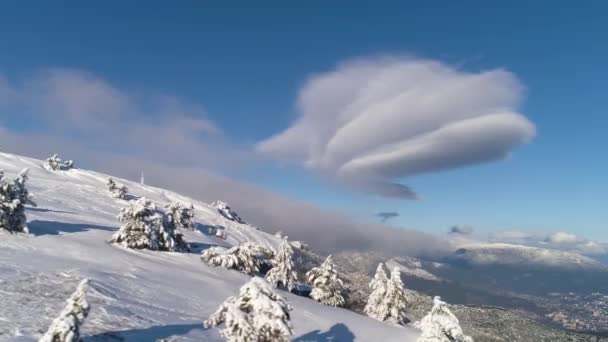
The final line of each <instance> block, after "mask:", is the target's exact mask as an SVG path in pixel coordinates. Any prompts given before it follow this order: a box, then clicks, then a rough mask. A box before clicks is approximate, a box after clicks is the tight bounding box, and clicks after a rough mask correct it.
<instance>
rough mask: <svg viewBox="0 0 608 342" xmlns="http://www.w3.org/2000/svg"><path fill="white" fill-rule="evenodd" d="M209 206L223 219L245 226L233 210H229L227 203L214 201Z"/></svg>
mask: <svg viewBox="0 0 608 342" xmlns="http://www.w3.org/2000/svg"><path fill="white" fill-rule="evenodd" d="M211 205H212V206H214V207H215V208H216V209H217V211H218V212H219V213H220V214H222V216H224V217H225V218H227V219H229V220H231V221H234V222H238V223H242V224H245V221H243V219H242V218H241V217H240V216H239V215H238V214H237V213H236V212H235V211H234V210H232V209H231V208H230V206H229V205H228V203H226V202H222V201H215V202H213V203H211Z"/></svg>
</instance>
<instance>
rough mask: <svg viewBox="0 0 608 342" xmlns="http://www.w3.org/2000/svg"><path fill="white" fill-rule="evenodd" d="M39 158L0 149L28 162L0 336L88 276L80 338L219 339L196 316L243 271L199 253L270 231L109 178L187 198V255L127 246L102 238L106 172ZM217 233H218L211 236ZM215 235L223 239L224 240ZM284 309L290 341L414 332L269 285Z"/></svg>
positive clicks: (59, 300)
mask: <svg viewBox="0 0 608 342" xmlns="http://www.w3.org/2000/svg"><path fill="white" fill-rule="evenodd" d="M42 163H43V162H42V161H40V160H35V159H30V158H25V157H20V156H15V155H11V154H5V153H0V168H2V169H4V170H5V173H6V175H7V176H9V177H13V176H14V175H15V174H17V173H18V172H19V171H20V170H21V169H23V168H29V169H30V172H29V181H28V183H27V187H28V190H29V192H30V193H31V195H32V196H33V198H34V200H35V201H36V202H37V204H38V206H37V207H28V208H27V211H26V214H27V222H28V223H27V225H28V228H29V234H8V233H6V232H0V303H1V305H0V340H3V341H4V340H12V339H15V340H34V339H36V338H38V337H40V336H41V334H42V333H43V332H44V330H45V329H46V328H47V327H48V326H49V324H50V322H51V320H52V319H53V318H54V317H55V316H56V315H57V314H58V313H59V311H60V310H61V309H62V307H63V305H64V301H65V299H66V298H67V297H68V296H69V295H70V293H72V292H73V291H74V289H75V288H76V285H77V284H78V283H79V282H80V281H81V280H82V279H83V278H89V279H90V281H89V287H90V290H89V293H88V298H89V303H90V306H91V309H90V314H89V317H88V319H87V320H86V322H85V324H84V326H83V329H82V331H81V333H82V334H83V335H84V336H85V341H156V340H159V339H170V340H171V341H222V340H223V338H222V337H221V336H220V335H219V333H218V331H217V330H216V329H207V328H205V327H204V326H203V324H202V322H203V321H204V320H205V319H207V318H208V317H209V315H210V314H211V313H212V312H214V311H215V309H216V308H217V307H218V305H219V304H220V303H222V302H223V301H224V300H225V299H226V298H227V297H229V296H232V295H235V294H236V293H237V291H238V289H239V288H240V287H241V286H242V285H243V284H244V283H245V282H247V281H248V280H249V279H250V277H249V276H248V275H245V274H242V273H239V272H237V271H232V270H228V269H224V268H221V267H210V266H208V265H206V264H205V263H203V262H202V261H201V259H200V257H199V254H200V252H201V251H202V250H205V249H207V248H209V247H212V246H223V247H232V246H235V245H237V244H239V243H243V242H246V241H254V242H257V243H259V244H261V245H264V246H267V247H268V248H271V249H274V250H276V248H277V246H278V243H279V242H280V238H278V237H275V236H273V235H270V234H267V233H264V232H262V231H260V230H257V229H255V228H253V227H252V226H249V225H245V224H242V223H239V220H234V219H229V218H226V217H225V215H222V214H221V213H220V212H218V210H217V208H216V207H214V206H211V205H208V204H206V203H203V202H200V201H197V200H195V199H192V198H188V197H185V196H181V195H179V194H177V193H174V192H171V191H167V190H163V189H159V188H155V187H151V186H147V185H141V184H139V183H135V182H131V181H128V180H124V179H116V178H114V179H115V180H116V181H117V182H119V183H121V184H125V185H127V187H128V188H129V195H131V196H133V197H134V198H137V197H146V198H148V199H150V200H151V201H153V202H154V203H156V204H157V205H158V206H159V207H164V206H166V205H167V204H168V203H170V202H172V201H178V202H182V203H184V204H186V205H190V204H193V206H194V214H195V222H196V229H195V230H193V231H183V233H184V235H185V238H186V240H188V241H189V242H190V243H191V246H192V249H193V251H192V252H191V253H174V252H159V251H148V250H131V249H125V248H120V247H116V246H114V245H111V244H109V243H108V241H109V240H110V239H111V237H112V235H113V233H114V232H115V231H116V230H117V229H118V227H119V226H120V223H119V222H118V221H117V220H116V215H117V214H118V212H119V210H120V208H122V207H125V206H126V205H127V201H126V200H122V199H118V198H114V197H112V196H111V194H110V193H109V191H108V189H107V186H106V181H107V178H108V176H107V175H104V174H101V173H97V172H93V171H85V170H80V169H70V170H64V171H49V170H46V169H44V168H43V167H42V166H41V165H42ZM218 231H221V232H223V233H224V234H217V232H218ZM224 237H225V239H224ZM278 293H279V294H280V295H281V296H283V297H284V298H285V299H287V301H288V302H289V303H290V304H291V305H292V306H293V311H292V312H291V316H292V323H293V326H294V335H293V338H294V340H295V341H311V340H312V341H329V340H333V341H415V339H416V338H417V336H418V331H417V330H415V329H413V328H409V327H391V326H388V325H386V324H383V323H380V322H378V321H375V320H372V319H370V318H367V317H365V316H362V315H359V314H356V313H354V312H351V311H348V310H345V309H339V308H332V307H328V306H324V305H320V304H318V303H316V302H314V301H313V300H311V299H309V298H305V297H299V296H295V295H292V294H289V293H287V292H285V291H278Z"/></svg>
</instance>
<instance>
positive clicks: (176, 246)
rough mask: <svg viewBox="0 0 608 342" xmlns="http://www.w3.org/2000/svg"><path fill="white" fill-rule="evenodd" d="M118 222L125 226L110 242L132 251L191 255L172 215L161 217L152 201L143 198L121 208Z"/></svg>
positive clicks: (162, 215)
mask: <svg viewBox="0 0 608 342" xmlns="http://www.w3.org/2000/svg"><path fill="white" fill-rule="evenodd" d="M118 220H119V221H120V222H123V225H122V226H121V227H120V229H119V230H118V231H117V232H116V233H114V235H113V236H112V240H111V241H110V242H112V243H114V244H117V245H120V246H123V247H127V248H133V249H150V250H160V251H169V252H184V251H189V250H190V246H188V243H187V242H186V241H185V239H184V236H183V235H182V232H181V231H180V230H179V228H177V226H176V224H175V221H174V219H173V216H172V215H171V213H169V214H162V213H159V212H157V211H156V206H155V205H154V203H152V202H151V201H150V200H148V199H146V198H145V197H142V198H140V199H138V200H137V201H131V202H129V206H128V207H126V208H122V209H121V210H120V214H119V215H118Z"/></svg>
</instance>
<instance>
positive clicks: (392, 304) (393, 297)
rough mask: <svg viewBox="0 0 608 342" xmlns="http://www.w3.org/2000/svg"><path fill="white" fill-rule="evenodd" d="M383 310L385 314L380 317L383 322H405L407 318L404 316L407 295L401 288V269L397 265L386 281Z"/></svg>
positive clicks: (401, 323)
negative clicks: (382, 317)
mask: <svg viewBox="0 0 608 342" xmlns="http://www.w3.org/2000/svg"><path fill="white" fill-rule="evenodd" d="M384 306H385V308H384V309H385V310H386V311H385V312H384V313H386V316H385V317H384V319H382V320H383V321H385V322H389V323H392V324H400V325H403V324H406V323H407V322H408V321H409V320H408V319H407V317H406V316H405V312H406V311H405V310H406V307H407V297H406V296H405V290H404V289H403V282H402V281H401V271H400V270H399V267H395V268H393V271H392V272H391V278H390V279H389V281H388V286H387V289H386V296H385V305H384Z"/></svg>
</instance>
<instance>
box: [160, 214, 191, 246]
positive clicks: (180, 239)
mask: <svg viewBox="0 0 608 342" xmlns="http://www.w3.org/2000/svg"><path fill="white" fill-rule="evenodd" d="M161 223H162V224H161V225H160V226H159V227H158V234H157V236H158V246H159V249H160V250H163V251H169V252H188V251H190V246H189V245H188V243H187V242H186V240H185V239H184V235H183V234H182V232H181V230H179V226H180V225H181V224H180V222H179V217H178V216H175V213H174V212H173V211H169V212H168V213H166V214H165V215H164V216H163V219H162V221H161Z"/></svg>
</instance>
